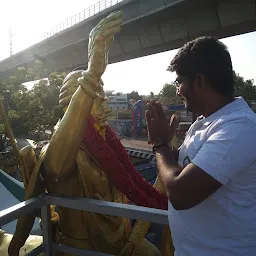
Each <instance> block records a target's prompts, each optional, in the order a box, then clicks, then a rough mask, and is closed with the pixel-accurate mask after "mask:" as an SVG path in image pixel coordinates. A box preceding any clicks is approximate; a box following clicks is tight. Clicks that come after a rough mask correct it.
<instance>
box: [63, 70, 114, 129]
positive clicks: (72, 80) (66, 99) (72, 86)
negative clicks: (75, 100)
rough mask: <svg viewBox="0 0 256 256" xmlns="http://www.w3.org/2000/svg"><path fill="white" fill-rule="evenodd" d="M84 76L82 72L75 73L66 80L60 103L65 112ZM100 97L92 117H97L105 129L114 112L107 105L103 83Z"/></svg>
mask: <svg viewBox="0 0 256 256" xmlns="http://www.w3.org/2000/svg"><path fill="white" fill-rule="evenodd" d="M81 76H82V71H74V72H71V73H69V74H68V75H67V77H66V78H65V79H64V82H63V86H62V88H61V90H60V97H59V99H60V100H59V103H60V104H61V105H63V106H64V111H65V110H66V109H67V107H68V105H69V103H70V100H71V97H72V96H73V94H74V93H75V91H76V90H77V88H78V87H79V83H78V78H79V77H81ZM98 94H99V97H98V98H97V99H95V100H94V104H93V107H92V111H91V115H93V116H94V117H96V119H97V120H98V122H99V125H100V126H101V127H102V128H104V127H105V126H106V121H107V118H108V117H109V116H110V115H111V113H112V110H111V108H110V107H109V106H108V104H107V98H106V95H105V92H104V90H103V82H101V87H100V90H99V91H98Z"/></svg>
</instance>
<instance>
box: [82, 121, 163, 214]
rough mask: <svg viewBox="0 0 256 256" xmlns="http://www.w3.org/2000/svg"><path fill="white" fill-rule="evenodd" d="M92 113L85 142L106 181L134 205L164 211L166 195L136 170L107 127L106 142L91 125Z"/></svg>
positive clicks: (92, 122) (118, 141) (92, 123)
mask: <svg viewBox="0 0 256 256" xmlns="http://www.w3.org/2000/svg"><path fill="white" fill-rule="evenodd" d="M94 123H95V120H94V118H93V117H92V116H91V117H90V119H89V122H88V127H87V129H86V134H85V137H84V143H85V145H86V146H87V148H88V150H89V151H90V152H91V154H92V155H93V157H94V158H95V159H96V160H97V161H98V163H99V164H100V166H101V168H102V170H104V172H105V173H106V174H107V176H108V178H109V180H110V181H111V182H112V183H113V184H115V186H116V187H117V188H118V189H119V190H120V191H121V192H122V193H123V194H124V195H125V196H126V197H127V198H128V199H129V200H130V201H131V202H133V203H134V204H136V205H139V206H144V207H150V208H158V209H163V210H166V209H167V207H168V201H167V197H166V196H165V195H164V194H162V193H161V192H159V191H158V190H156V189H155V188H154V187H153V186H152V185H151V184H150V183H149V182H147V181H146V180H145V179H144V178H143V177H142V175H141V174H140V173H139V172H138V171H137V170H136V169H135V167H134V166H133V164H132V163H131V161H130V158H129V156H128V154H127V151H126V150H125V148H124V147H123V145H122V144H121V142H120V140H119V139H118V138H117V137H116V135H115V134H114V132H113V131H112V129H111V128H110V127H109V126H107V127H106V131H105V133H106V141H105V140H104V139H103V137H102V136H101V135H100V134H99V132H98V131H97V130H96V129H95V128H94Z"/></svg>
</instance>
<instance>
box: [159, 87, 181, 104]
mask: <svg viewBox="0 0 256 256" xmlns="http://www.w3.org/2000/svg"><path fill="white" fill-rule="evenodd" d="M176 91H177V88H176V86H175V85H174V84H173V83H166V84H164V86H163V88H162V90H161V91H160V93H159V100H160V101H161V102H162V103H164V104H182V100H181V99H180V97H178V96H177V95H176Z"/></svg>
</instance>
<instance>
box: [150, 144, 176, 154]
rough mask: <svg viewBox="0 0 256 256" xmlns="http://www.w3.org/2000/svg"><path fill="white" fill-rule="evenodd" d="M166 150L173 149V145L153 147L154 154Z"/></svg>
mask: <svg viewBox="0 0 256 256" xmlns="http://www.w3.org/2000/svg"><path fill="white" fill-rule="evenodd" d="M164 148H169V149H172V145H169V144H167V143H161V144H157V145H153V148H152V151H153V153H156V152H157V151H160V150H162V149H164Z"/></svg>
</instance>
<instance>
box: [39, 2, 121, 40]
mask: <svg viewBox="0 0 256 256" xmlns="http://www.w3.org/2000/svg"><path fill="white" fill-rule="evenodd" d="M122 1H123V0H101V1H99V2H97V3H96V4H94V5H92V6H90V7H88V8H86V9H84V10H83V11H81V12H79V13H78V14H76V15H74V16H72V17H70V18H68V19H66V20H65V21H63V22H61V23H60V24H58V25H57V26H55V27H54V28H52V29H51V30H50V31H49V32H45V33H44V39H46V38H48V37H51V36H53V35H55V34H57V33H59V32H61V31H63V30H65V29H67V28H70V27H72V26H74V25H76V24H78V23H80V22H82V21H84V20H86V19H88V18H90V17H92V16H94V15H95V14H97V13H99V12H101V11H104V10H106V9H108V8H110V7H112V6H114V5H116V4H118V3H120V2H122Z"/></svg>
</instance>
